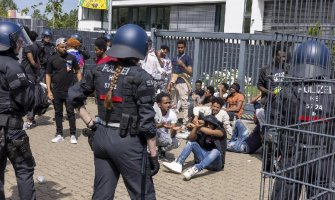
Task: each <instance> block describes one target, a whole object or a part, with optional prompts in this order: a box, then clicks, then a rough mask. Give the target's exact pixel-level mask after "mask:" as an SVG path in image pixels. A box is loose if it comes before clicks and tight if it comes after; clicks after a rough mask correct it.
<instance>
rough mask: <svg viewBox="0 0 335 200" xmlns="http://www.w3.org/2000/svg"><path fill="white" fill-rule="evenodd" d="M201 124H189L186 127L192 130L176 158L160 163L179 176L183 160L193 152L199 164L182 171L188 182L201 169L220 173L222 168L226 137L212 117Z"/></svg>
mask: <svg viewBox="0 0 335 200" xmlns="http://www.w3.org/2000/svg"><path fill="white" fill-rule="evenodd" d="M203 122H204V123H200V121H198V123H195V124H193V123H189V124H188V125H187V126H188V127H190V128H192V131H191V134H190V135H189V136H188V138H187V139H188V140H189V141H188V142H187V143H186V146H185V147H184V149H183V150H182V152H181V153H180V155H179V156H178V158H177V159H176V160H175V161H173V162H171V163H168V162H163V163H162V164H163V166H164V167H165V168H167V169H168V170H170V171H172V172H175V173H178V174H180V173H181V172H182V168H183V164H184V162H185V160H186V159H187V157H188V156H189V155H190V154H191V152H193V153H194V157H195V159H196V160H197V161H199V163H197V164H195V165H194V166H192V167H191V168H189V169H187V170H185V171H184V173H183V176H184V178H185V180H190V179H191V178H192V177H193V176H194V175H196V174H197V173H198V172H200V171H202V170H203V169H208V170H212V171H220V170H222V169H223V168H224V163H225V153H226V146H227V141H226V140H227V135H226V133H225V131H224V130H223V128H222V127H221V124H220V122H219V121H218V120H217V119H216V118H215V117H214V116H213V115H208V116H205V117H204V118H203Z"/></svg>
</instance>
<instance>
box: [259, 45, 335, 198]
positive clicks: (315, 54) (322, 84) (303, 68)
mask: <svg viewBox="0 0 335 200" xmlns="http://www.w3.org/2000/svg"><path fill="white" fill-rule="evenodd" d="M329 61H330V51H329V49H328V48H327V47H326V46H325V45H324V44H323V43H321V42H320V41H315V40H314V41H311V40H309V41H305V42H303V43H302V44H301V45H300V46H299V47H297V49H296V51H295V53H294V63H293V66H294V67H292V68H291V69H290V70H289V72H288V73H289V76H290V77H292V78H291V79H289V77H287V78H285V79H284V80H285V81H283V82H281V83H279V86H280V91H277V92H278V94H276V95H274V96H271V97H270V101H269V102H268V104H269V105H268V106H270V108H269V109H270V112H269V115H270V124H272V125H277V126H281V127H283V128H282V129H279V130H278V141H277V142H278V143H277V144H278V147H279V151H280V157H279V158H278V157H277V156H276V155H273V156H275V158H276V159H277V161H278V160H279V162H278V165H277V166H276V169H275V170H276V171H275V172H274V173H275V174H276V175H278V176H279V177H277V178H276V179H275V183H274V187H273V191H272V199H278V200H279V199H293V200H296V199H299V197H300V194H301V189H302V185H305V190H306V193H307V194H306V195H304V197H305V198H306V199H322V200H326V199H329V200H330V199H335V187H334V185H332V181H334V170H332V169H333V167H334V166H333V165H334V158H332V156H327V155H331V154H334V139H333V138H332V137H334V135H335V134H334V127H335V120H334V118H333V117H334V116H335V84H334V80H333V81H331V80H329V75H330V69H331V67H330V62H329ZM270 89H271V91H273V88H270ZM286 127H289V128H291V129H288V128H286ZM266 134H267V133H265V135H266ZM317 187H319V188H317ZM322 188H325V190H323V189H322ZM331 188H333V192H329V191H328V192H327V191H326V190H329V189H331Z"/></svg>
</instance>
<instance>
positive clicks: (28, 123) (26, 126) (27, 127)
mask: <svg viewBox="0 0 335 200" xmlns="http://www.w3.org/2000/svg"><path fill="white" fill-rule="evenodd" d="M32 124H33V123H31V122H25V123H24V124H23V128H22V130H27V129H29V128H30V126H31V125H32Z"/></svg>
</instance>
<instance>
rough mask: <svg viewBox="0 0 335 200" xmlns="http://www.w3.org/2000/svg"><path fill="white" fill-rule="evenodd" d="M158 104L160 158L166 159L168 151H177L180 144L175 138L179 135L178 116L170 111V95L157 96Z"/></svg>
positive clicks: (156, 116)
mask: <svg viewBox="0 0 335 200" xmlns="http://www.w3.org/2000/svg"><path fill="white" fill-rule="evenodd" d="M156 103H157V106H158V109H159V111H156V110H157V107H156V109H155V111H156V115H155V121H156V128H157V137H156V138H157V146H158V153H159V157H160V158H165V153H166V151H170V150H172V149H176V148H178V147H179V145H180V142H179V141H178V139H177V138H176V137H175V136H176V134H177V129H178V127H176V123H177V120H178V119H177V115H176V114H175V113H174V112H173V110H171V109H170V106H171V97H170V95H169V94H168V93H165V92H161V93H159V94H158V95H157V96H156Z"/></svg>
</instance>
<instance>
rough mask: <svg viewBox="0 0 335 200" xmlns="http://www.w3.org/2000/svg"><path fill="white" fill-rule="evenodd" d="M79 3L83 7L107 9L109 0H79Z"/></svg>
mask: <svg viewBox="0 0 335 200" xmlns="http://www.w3.org/2000/svg"><path fill="white" fill-rule="evenodd" d="M80 5H81V6H82V7H84V8H91V9H98V10H108V7H109V0H81V1H80Z"/></svg>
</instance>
